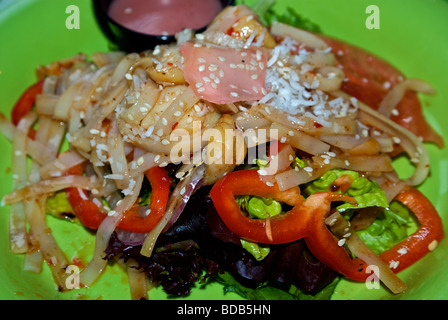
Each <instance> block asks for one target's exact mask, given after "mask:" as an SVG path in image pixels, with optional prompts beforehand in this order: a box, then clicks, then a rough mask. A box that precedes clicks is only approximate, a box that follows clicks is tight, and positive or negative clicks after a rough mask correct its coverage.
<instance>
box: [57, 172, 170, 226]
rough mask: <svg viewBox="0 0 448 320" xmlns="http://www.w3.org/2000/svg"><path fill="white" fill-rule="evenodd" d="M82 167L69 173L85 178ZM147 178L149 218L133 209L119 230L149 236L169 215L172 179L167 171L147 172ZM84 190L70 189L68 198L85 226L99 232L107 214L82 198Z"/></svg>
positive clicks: (125, 217)
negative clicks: (149, 191) (161, 220)
mask: <svg viewBox="0 0 448 320" xmlns="http://www.w3.org/2000/svg"><path fill="white" fill-rule="evenodd" d="M82 170H83V169H82V166H81V165H80V166H76V167H74V168H72V169H71V170H70V171H69V172H68V173H69V174H75V175H81V174H82ZM145 175H146V177H147V179H148V180H149V182H150V183H151V188H152V192H151V198H150V210H151V211H150V213H149V214H148V215H147V216H146V217H142V216H141V215H140V212H139V209H140V207H139V206H138V205H135V206H133V207H132V208H131V209H129V210H128V211H126V212H125V213H124V215H123V218H122V220H121V222H120V224H119V225H118V227H117V228H119V229H122V230H127V231H131V232H136V233H147V232H149V231H151V230H152V229H153V228H154V227H155V226H156V225H157V223H158V222H159V221H160V219H161V218H162V217H163V215H164V214H165V209H166V206H167V203H168V197H169V192H170V186H171V182H172V179H171V178H170V177H169V176H168V174H167V172H166V170H165V169H164V168H160V167H153V168H151V169H149V170H148V171H147V172H145ZM81 192H84V191H83V190H79V189H77V188H68V189H67V190H66V193H67V198H68V200H69V202H70V204H71V206H72V208H73V211H74V212H75V214H76V216H77V217H78V219H79V220H80V221H81V223H82V224H83V225H84V226H86V227H87V228H90V229H98V227H99V225H100V224H101V222H102V221H103V220H104V218H105V217H106V214H105V213H103V212H101V211H100V209H99V208H98V207H97V206H96V205H95V203H93V202H92V201H90V200H88V199H85V197H83V196H82V195H81Z"/></svg>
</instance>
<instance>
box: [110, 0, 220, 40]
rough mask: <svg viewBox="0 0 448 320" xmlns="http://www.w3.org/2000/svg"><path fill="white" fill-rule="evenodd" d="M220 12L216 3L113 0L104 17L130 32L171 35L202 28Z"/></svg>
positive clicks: (214, 0)
mask: <svg viewBox="0 0 448 320" xmlns="http://www.w3.org/2000/svg"><path fill="white" fill-rule="evenodd" d="M222 9H223V7H222V5H221V2H220V1H219V0H115V1H113V2H112V4H111V5H110V8H109V12H108V14H109V16H110V17H111V18H112V19H113V20H115V21H116V22H117V23H119V24H121V25H123V26H124V27H126V28H128V29H131V30H133V31H137V32H140V33H144V34H150V35H174V34H176V33H178V32H180V31H182V30H183V29H200V28H203V27H205V26H206V25H208V24H209V23H210V22H211V21H212V20H213V18H214V17H215V16H216V15H217V14H218V13H219V12H220V11H221V10H222Z"/></svg>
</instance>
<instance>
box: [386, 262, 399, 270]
mask: <svg viewBox="0 0 448 320" xmlns="http://www.w3.org/2000/svg"><path fill="white" fill-rule="evenodd" d="M399 264H400V261H394V260H392V261H391V262H390V264H389V268H391V269H397V268H398V265H399Z"/></svg>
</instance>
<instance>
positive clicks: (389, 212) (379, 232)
mask: <svg viewBox="0 0 448 320" xmlns="http://www.w3.org/2000/svg"><path fill="white" fill-rule="evenodd" d="M416 228H417V222H416V221H414V220H413V217H412V215H411V212H410V211H409V209H408V208H407V207H405V206H404V205H402V204H401V203H400V202H397V201H393V202H391V204H390V207H389V208H387V209H385V210H383V212H382V213H381V214H380V215H379V216H378V217H377V218H376V219H375V221H374V222H373V223H372V224H371V225H370V226H369V227H367V228H366V229H364V230H359V231H357V233H358V235H359V237H360V238H361V239H362V240H363V241H364V243H365V244H366V245H367V246H368V247H369V248H370V249H372V251H373V252H375V253H376V254H380V253H382V252H384V251H387V250H388V249H390V248H392V247H393V246H394V245H396V244H397V243H399V242H400V241H402V240H404V239H406V238H407V237H408V235H409V234H410V233H412V232H413V230H415V229H416Z"/></svg>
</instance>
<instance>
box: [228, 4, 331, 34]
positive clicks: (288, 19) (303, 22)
mask: <svg viewBox="0 0 448 320" xmlns="http://www.w3.org/2000/svg"><path fill="white" fill-rule="evenodd" d="M239 2H240V1H237V3H239ZM253 2H254V1H247V0H245V1H241V3H243V4H246V5H247V6H249V7H250V8H251V9H252V11H254V12H255V13H256V14H257V15H258V16H259V18H260V21H261V23H263V24H264V25H265V26H270V25H271V24H272V22H274V21H278V22H281V23H284V24H288V25H290V26H293V27H297V28H300V29H304V30H308V31H311V32H316V33H322V30H321V28H320V27H319V26H318V25H317V24H316V23H314V22H312V21H310V20H308V19H306V18H304V17H302V16H301V15H300V14H299V13H297V12H296V11H295V10H294V9H293V8H292V7H289V6H288V7H287V8H286V9H285V11H284V12H283V13H282V14H280V13H278V10H274V5H275V2H276V1H275V0H258V1H257V2H255V3H253Z"/></svg>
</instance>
